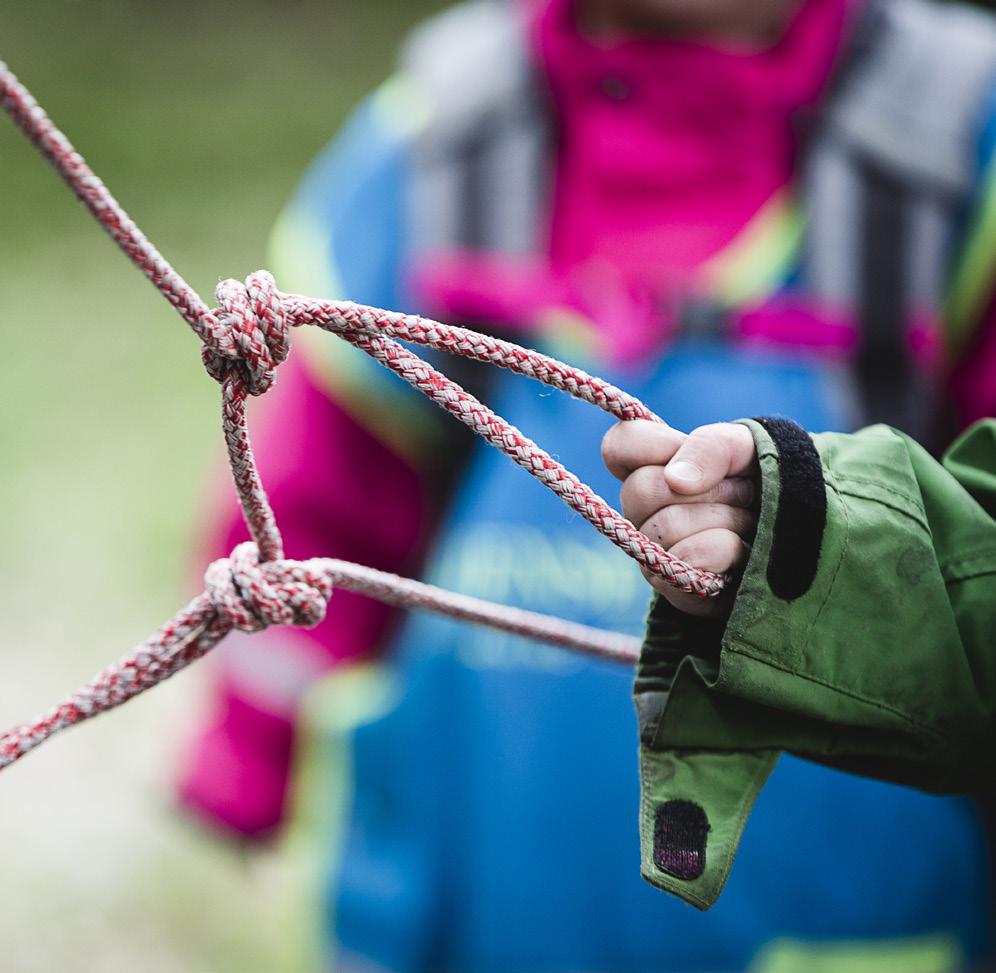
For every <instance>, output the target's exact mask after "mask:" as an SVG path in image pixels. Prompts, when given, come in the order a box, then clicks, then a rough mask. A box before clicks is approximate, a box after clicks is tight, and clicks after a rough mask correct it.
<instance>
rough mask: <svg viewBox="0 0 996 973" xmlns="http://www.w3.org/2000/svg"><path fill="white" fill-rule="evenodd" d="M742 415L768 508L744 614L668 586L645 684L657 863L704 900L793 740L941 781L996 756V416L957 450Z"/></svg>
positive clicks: (645, 821) (643, 746)
mask: <svg viewBox="0 0 996 973" xmlns="http://www.w3.org/2000/svg"><path fill="white" fill-rule="evenodd" d="M746 425H748V426H749V427H750V429H751V432H752V433H753V435H754V438H755V442H756V444H757V454H758V459H759V463H760V469H761V481H762V490H761V509H760V517H759V522H758V530H757V537H756V539H755V542H754V546H753V550H752V552H751V555H750V558H749V561H748V564H747V567H746V571H745V573H744V576H743V579H742V580H741V582H740V587H739V592H738V595H737V599H736V602H735V605H734V607H733V612H732V614H731V616H730V619H729V621H728V622H726V623H725V625H724V624H723V623H717V622H715V621H710V620H701V619H693V618H689V617H688V616H685V615H682V614H680V613H678V612H676V611H675V610H674V609H672V608H671V607H670V606H669V605H668V603H667V602H665V601H664V600H662V599H658V600H655V602H654V604H653V605H652V608H651V613H650V619H649V623H648V631H647V637H646V640H645V643H644V646H643V650H642V653H641V658H640V663H639V667H638V670H637V677H636V683H635V687H634V694H635V699H636V707H637V715H638V717H639V724H640V781H641V801H640V835H641V858H642V862H641V870H642V873H643V876H644V878H645V879H647V880H648V881H649V882H651V883H652V884H654V885H657V886H659V887H660V888H663V889H666V890H667V891H669V892H673V893H675V894H677V895H679V896H680V897H681V898H683V899H685V900H686V901H688V902H691V903H692V904H694V905H696V906H698V907H699V908H702V909H707V908H709V907H710V906H711V905H712V904H713V903H714V902H715V901H716V899H717V898H718V896H719V894H720V892H721V891H722V888H723V885H724V884H725V882H726V878H727V876H728V874H729V871H730V867H731V865H732V862H733V856H734V854H735V852H736V849H737V846H738V844H739V842H740V837H741V834H742V832H743V829H744V826H745V824H746V821H747V818H748V816H749V814H750V810H751V807H752V806H753V803H754V800H755V798H756V797H757V794H758V792H759V791H760V789H761V788H762V787H763V786H764V782H765V780H766V779H767V777H768V774H769V773H770V772H771V770H772V768H773V767H774V765H775V763H776V761H777V760H778V757H779V754H780V753H781V752H782V751H788V752H791V753H793V754H797V755H799V756H802V757H806V758H809V759H811V760H815V761H819V762H821V763H825V764H828V765H830V766H833V767H837V768H840V769H843V770H847V771H851V772H854V773H858V774H866V775H868V776H873V777H878V778H882V779H885V780H890V781H895V782H899V783H902V784H908V785H911V786H914V787H919V788H922V789H924V790H929V791H935V792H938V793H941V792H951V793H954V792H970V791H973V790H978V789H980V787H981V785H982V783H983V781H985V780H986V777H987V776H988V775H990V774H991V773H992V770H993V764H994V762H996V746H994V740H993V731H994V714H996V421H992V420H987V421H985V422H981V423H978V424H977V425H975V426H973V427H972V428H971V429H969V430H968V431H967V432H965V433H964V435H962V436H961V438H960V439H959V440H958V441H957V442H956V443H955V444H954V445H953V446H952V447H951V449H950V451H949V452H948V453H947V455H946V456H945V458H944V461H943V463H938V462H936V461H935V460H934V459H932V458H931V457H930V456H929V454H927V453H926V452H925V451H924V450H923V449H922V448H921V447H920V446H918V445H917V444H916V443H915V442H913V441H912V440H910V439H909V438H907V437H906V436H904V435H902V434H901V433H898V432H896V431H895V430H893V429H890V428H888V427H886V426H873V427H871V428H869V429H866V430H864V431H862V432H860V433H858V434H856V435H839V434H820V435H814V436H812V437H810V436H808V435H807V434H806V433H804V432H803V431H802V430H801V429H799V427H797V426H795V425H794V424H792V423H788V422H786V421H784V420H758V421H754V420H748V421H746ZM814 446H815V449H814Z"/></svg>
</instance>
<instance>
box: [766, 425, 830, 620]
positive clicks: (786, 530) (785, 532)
mask: <svg viewBox="0 0 996 973" xmlns="http://www.w3.org/2000/svg"><path fill="white" fill-rule="evenodd" d="M756 421H757V422H758V423H760V424H761V425H762V426H763V427H764V428H765V430H766V431H767V433H768V435H769V436H771V439H772V440H773V442H774V444H775V446H776V447H777V449H778V471H779V479H780V490H779V499H778V511H777V513H776V514H775V525H774V531H773V533H772V538H771V554H770V556H769V558H768V586H769V587H770V588H771V591H772V593H773V594H774V595H775V596H776V597H778V598H781V599H782V600H783V601H792V600H793V599H795V598H799V597H800V596H802V595H804V594H805V593H806V592H807V591H808V590H809V588H810V586H811V585H812V583H813V580H814V579H815V577H816V569H817V565H818V564H819V559H820V546H821V544H822V542H823V531H824V529H825V528H826V523H827V495H826V488H825V486H824V484H823V464H822V463H821V462H820V454H819V453H818V452H817V451H816V447H815V446H814V445H813V440H812V439H811V438H810V436H809V434H808V433H807V432H806V430H805V429H803V428H802V427H801V426H799V425H798V424H796V423H794V422H792V421H791V420H790V419H774V418H768V417H761V418H758V419H757V420H756Z"/></svg>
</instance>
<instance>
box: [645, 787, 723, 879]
mask: <svg viewBox="0 0 996 973" xmlns="http://www.w3.org/2000/svg"><path fill="white" fill-rule="evenodd" d="M708 834H709V819H708V818H707V817H706V813H705V811H704V810H703V809H702V807H701V806H700V805H698V804H695V803H694V802H693V801H666V802H665V803H664V804H660V805H658V807H657V812H656V814H655V815H654V864H655V865H656V866H657V867H658V868H659V869H660V870H661V871H662V872H667V873H668V875H673V876H674V877H675V878H680V879H684V880H685V881H691V880H692V879H694V878H698V877H699V876H700V875H701V874H702V873H703V872H704V871H705V861H706V836H707V835H708Z"/></svg>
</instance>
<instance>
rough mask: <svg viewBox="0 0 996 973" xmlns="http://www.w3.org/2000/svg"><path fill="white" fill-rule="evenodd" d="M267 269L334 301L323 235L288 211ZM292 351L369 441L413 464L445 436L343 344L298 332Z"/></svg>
mask: <svg viewBox="0 0 996 973" xmlns="http://www.w3.org/2000/svg"><path fill="white" fill-rule="evenodd" d="M269 254H270V261H269V262H270V266H271V267H272V268H273V272H274V276H275V277H276V279H277V283H278V286H279V287H280V288H281V289H282V290H285V291H289V292H294V293H298V294H307V295H309V296H311V297H325V298H332V297H334V296H335V295H341V294H342V284H341V282H340V280H339V275H338V272H337V270H336V267H335V261H334V260H333V257H332V253H331V249H330V246H329V235H328V233H326V232H323V231H322V229H321V227H319V226H318V225H317V224H316V223H314V222H313V221H312V220H310V219H309V218H308V217H307V215H306V214H304V213H301V212H300V211H297V210H295V209H294V207H293V206H291V207H289V208H288V209H287V210H286V211H285V212H284V213H283V214H281V216H280V217H279V218H278V220H277V222H276V224H275V225H274V228H273V232H272V233H271V236H270V244H269ZM294 344H295V346H296V347H297V349H298V352H299V353H300V354H302V355H303V356H304V362H305V364H306V365H307V367H308V372H309V374H310V375H311V377H312V379H313V380H314V381H315V383H316V384H317V385H318V386H319V388H322V389H323V390H324V391H325V392H326V393H327V394H328V395H329V396H331V397H332V398H334V399H335V401H336V402H337V403H338V404H339V405H341V406H342V407H343V408H344V409H346V411H347V412H348V413H349V414H350V416H352V418H353V419H355V420H356V422H357V423H358V424H359V425H360V426H362V427H363V428H364V429H366V430H367V432H369V433H370V434H371V435H372V436H374V438H375V439H377V440H378V441H379V442H382V443H383V444H384V445H385V446H387V447H388V448H389V449H391V450H392V451H393V452H396V453H398V454H399V455H401V456H403V457H404V458H405V459H406V460H408V461H409V462H411V463H412V464H413V465H421V464H422V462H423V461H424V451H425V450H426V449H427V448H432V447H434V446H436V445H437V443H438V441H439V440H441V439H442V438H443V436H444V435H445V432H444V427H443V426H442V424H441V422H440V419H441V418H442V417H441V416H437V415H436V413H435V409H433V407H432V406H431V405H430V404H429V403H428V402H426V403H422V402H418V401H416V400H414V399H413V396H418V393H417V392H415V391H413V390H412V389H410V388H408V386H406V385H405V384H404V383H403V382H402V381H401V379H400V378H396V377H394V376H392V375H388V374H386V372H385V370H384V368H383V366H381V365H379V364H377V362H375V361H373V359H371V358H369V357H368V356H367V355H366V354H364V353H363V352H362V351H359V350H358V349H356V348H354V347H353V346H352V345H350V344H348V343H347V342H345V341H343V340H341V339H339V338H336V337H335V336H334V335H330V334H327V333H325V332H324V331H321V330H320V329H318V328H299V329H298V330H297V331H296V333H295V335H294Z"/></svg>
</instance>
